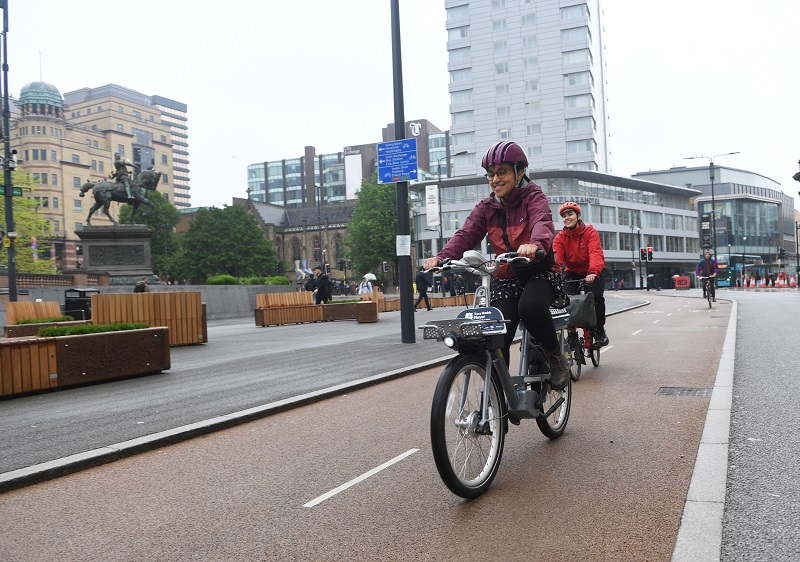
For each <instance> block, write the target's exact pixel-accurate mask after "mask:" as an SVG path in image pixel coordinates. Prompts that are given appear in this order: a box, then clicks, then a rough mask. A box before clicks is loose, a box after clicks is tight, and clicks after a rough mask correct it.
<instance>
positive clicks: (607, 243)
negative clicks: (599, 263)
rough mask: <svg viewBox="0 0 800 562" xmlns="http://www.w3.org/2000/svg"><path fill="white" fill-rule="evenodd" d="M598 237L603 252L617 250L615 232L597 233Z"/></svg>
mask: <svg viewBox="0 0 800 562" xmlns="http://www.w3.org/2000/svg"><path fill="white" fill-rule="evenodd" d="M598 234H599V235H600V244H601V245H602V246H603V249H604V250H616V249H617V233H616V232H602V231H598Z"/></svg>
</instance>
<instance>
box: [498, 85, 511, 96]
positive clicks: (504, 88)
mask: <svg viewBox="0 0 800 562" xmlns="http://www.w3.org/2000/svg"><path fill="white" fill-rule="evenodd" d="M509 94H511V89H510V87H509V85H508V84H497V85H496V86H495V87H494V95H496V96H507V95H509Z"/></svg>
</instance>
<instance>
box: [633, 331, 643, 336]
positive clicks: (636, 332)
mask: <svg viewBox="0 0 800 562" xmlns="http://www.w3.org/2000/svg"><path fill="white" fill-rule="evenodd" d="M639 332H641V330H636V331H635V332H634V333H632V334H631V335H632V336H635V335H636V334H638V333H639Z"/></svg>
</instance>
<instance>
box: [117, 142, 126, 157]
mask: <svg viewBox="0 0 800 562" xmlns="http://www.w3.org/2000/svg"><path fill="white" fill-rule="evenodd" d="M117 152H118V153H119V155H120V156H123V155H124V154H125V145H122V144H118V145H117Z"/></svg>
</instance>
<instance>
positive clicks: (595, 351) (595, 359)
mask: <svg viewBox="0 0 800 562" xmlns="http://www.w3.org/2000/svg"><path fill="white" fill-rule="evenodd" d="M589 356H590V357H591V359H592V365H594V366H595V367H599V366H600V348H599V347H595V346H592V349H590V350H589Z"/></svg>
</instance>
